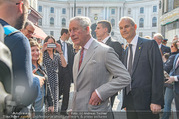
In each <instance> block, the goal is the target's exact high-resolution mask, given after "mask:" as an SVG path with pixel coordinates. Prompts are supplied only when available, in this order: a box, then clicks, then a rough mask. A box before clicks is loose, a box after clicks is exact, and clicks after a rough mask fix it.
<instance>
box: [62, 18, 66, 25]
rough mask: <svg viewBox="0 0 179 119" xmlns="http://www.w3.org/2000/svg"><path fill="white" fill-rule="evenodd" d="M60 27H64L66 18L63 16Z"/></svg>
mask: <svg viewBox="0 0 179 119" xmlns="http://www.w3.org/2000/svg"><path fill="white" fill-rule="evenodd" d="M62 27H66V19H65V18H63V19H62Z"/></svg>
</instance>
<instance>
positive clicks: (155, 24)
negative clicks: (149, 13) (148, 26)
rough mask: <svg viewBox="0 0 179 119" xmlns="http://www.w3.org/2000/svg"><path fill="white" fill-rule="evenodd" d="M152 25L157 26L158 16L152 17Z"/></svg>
mask: <svg viewBox="0 0 179 119" xmlns="http://www.w3.org/2000/svg"><path fill="white" fill-rule="evenodd" d="M152 27H157V18H156V17H153V18H152Z"/></svg>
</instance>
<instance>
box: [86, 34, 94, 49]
mask: <svg viewBox="0 0 179 119" xmlns="http://www.w3.org/2000/svg"><path fill="white" fill-rule="evenodd" d="M93 40H94V39H93V38H92V37H91V38H90V39H89V41H88V42H87V43H86V44H85V46H84V49H86V50H87V49H88V48H89V47H90V45H91V43H92V42H93Z"/></svg>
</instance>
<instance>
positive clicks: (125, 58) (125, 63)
mask: <svg viewBox="0 0 179 119" xmlns="http://www.w3.org/2000/svg"><path fill="white" fill-rule="evenodd" d="M128 49H129V48H128V47H127V48H126V50H125V52H124V53H125V56H124V66H125V67H126V68H127V57H128Z"/></svg>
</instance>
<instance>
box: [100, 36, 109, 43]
mask: <svg viewBox="0 0 179 119" xmlns="http://www.w3.org/2000/svg"><path fill="white" fill-rule="evenodd" d="M109 37H110V36H107V37H106V38H105V39H103V40H102V42H103V43H104V44H106V41H107V40H108V39H109Z"/></svg>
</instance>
